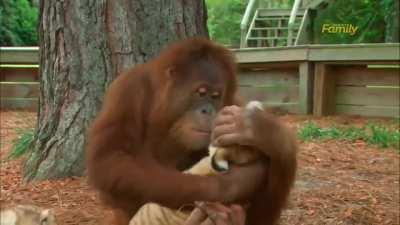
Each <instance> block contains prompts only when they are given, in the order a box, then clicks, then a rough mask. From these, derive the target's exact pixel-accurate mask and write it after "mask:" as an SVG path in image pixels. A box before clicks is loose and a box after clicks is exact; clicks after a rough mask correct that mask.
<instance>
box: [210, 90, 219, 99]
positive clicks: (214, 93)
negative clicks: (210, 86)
mask: <svg viewBox="0 0 400 225" xmlns="http://www.w3.org/2000/svg"><path fill="white" fill-rule="evenodd" d="M220 96H221V94H220V93H219V92H218V91H216V92H213V93H212V94H211V98H213V99H218V98H219V97H220Z"/></svg>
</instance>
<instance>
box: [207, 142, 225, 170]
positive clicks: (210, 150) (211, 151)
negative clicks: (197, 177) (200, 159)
mask: <svg viewBox="0 0 400 225" xmlns="http://www.w3.org/2000/svg"><path fill="white" fill-rule="evenodd" d="M217 150H218V148H217V147H215V146H214V145H210V146H208V155H209V156H210V158H211V159H212V158H213V156H214V155H215V153H216V152H217ZM214 159H215V158H214ZM215 164H217V166H218V167H219V168H221V169H223V170H229V163H228V161H226V160H216V161H215Z"/></svg>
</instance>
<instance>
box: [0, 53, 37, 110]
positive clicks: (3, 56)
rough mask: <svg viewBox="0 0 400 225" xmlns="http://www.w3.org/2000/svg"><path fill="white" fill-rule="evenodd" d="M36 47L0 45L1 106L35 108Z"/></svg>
mask: <svg viewBox="0 0 400 225" xmlns="http://www.w3.org/2000/svg"><path fill="white" fill-rule="evenodd" d="M38 50H39V49H38V47H23V48H20V47H0V101H1V108H2V109H4V108H10V109H28V110H36V108H37V105H38V96H39V83H38V69H39V66H38Z"/></svg>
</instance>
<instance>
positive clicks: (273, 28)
mask: <svg viewBox="0 0 400 225" xmlns="http://www.w3.org/2000/svg"><path fill="white" fill-rule="evenodd" d="M299 26H300V25H299ZM287 29H289V27H253V28H252V30H287ZM298 29H299V27H298V26H295V27H294V30H298Z"/></svg>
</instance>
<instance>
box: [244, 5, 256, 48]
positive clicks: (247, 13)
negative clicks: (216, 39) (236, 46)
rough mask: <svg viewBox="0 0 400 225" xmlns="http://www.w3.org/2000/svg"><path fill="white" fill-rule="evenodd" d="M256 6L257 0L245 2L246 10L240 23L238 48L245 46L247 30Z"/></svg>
mask: <svg viewBox="0 0 400 225" xmlns="http://www.w3.org/2000/svg"><path fill="white" fill-rule="evenodd" d="M256 6H257V7H258V0H249V2H248V3H247V7H246V11H245V13H244V15H243V18H242V22H241V23H240V33H241V35H240V48H245V47H246V45H247V44H246V43H247V38H246V37H247V32H248V27H249V24H250V20H251V19H253V14H252V13H253V11H254V10H255V8H256Z"/></svg>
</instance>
